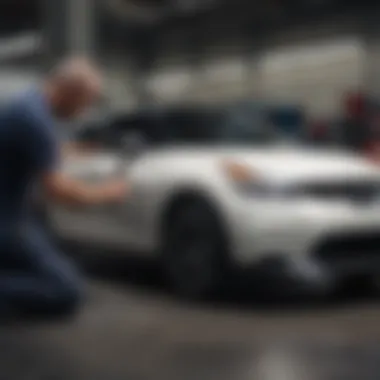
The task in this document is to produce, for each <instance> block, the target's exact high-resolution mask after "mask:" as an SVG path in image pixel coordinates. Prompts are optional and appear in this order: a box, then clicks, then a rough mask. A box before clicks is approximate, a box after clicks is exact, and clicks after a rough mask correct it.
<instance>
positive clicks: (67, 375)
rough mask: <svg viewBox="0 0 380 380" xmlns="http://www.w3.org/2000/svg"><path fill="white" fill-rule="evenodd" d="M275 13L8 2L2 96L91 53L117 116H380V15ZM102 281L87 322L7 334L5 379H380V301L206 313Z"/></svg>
mask: <svg viewBox="0 0 380 380" xmlns="http://www.w3.org/2000/svg"><path fill="white" fill-rule="evenodd" d="M263 3H264V4H260V2H253V1H251V2H250V1H244V0H229V1H228V0H209V1H206V0H203V1H186V0H183V1H170V0H130V1H129V2H128V1H125V2H124V4H123V0H114V1H112V0H109V1H107V0H103V1H101V0H54V1H53V0H43V1H42V0H41V1H37V0H33V1H32V0H17V1H16V0H3V1H2V2H1V4H0V20H1V22H0V60H1V65H2V66H1V70H0V88H1V92H0V96H1V98H2V99H4V100H6V99H7V98H8V97H9V96H11V95H12V94H14V93H16V92H19V91H21V90H22V89H24V88H27V87H28V86H30V85H31V84H32V83H34V82H36V81H38V80H39V78H40V77H41V75H43V73H44V72H45V71H46V70H47V69H48V68H49V67H51V65H52V64H53V63H54V62H56V61H57V59H59V58H61V57H62V56H66V55H71V54H85V55H89V56H92V57H94V59H96V60H98V61H99V62H100V63H101V65H102V67H103V69H104V71H105V74H106V78H107V92H108V93H107V95H108V99H109V103H108V104H107V112H120V111H122V112H126V113H127V112H130V111H133V110H136V109H139V108H145V107H149V106H151V105H162V106H166V105H177V104H194V105H197V104H215V103H217V104H218V103H221V102H234V101H241V100H244V101H246V100H249V101H254V102H256V101H262V100H264V101H268V102H271V103H273V104H278V105H281V106H287V107H294V108H297V109H301V110H302V112H304V113H305V115H307V118H308V119H310V120H312V121H314V120H324V121H325V120H328V121H331V122H335V121H336V120H340V118H341V117H342V112H343V110H342V107H343V102H344V98H345V96H346V95H347V94H348V93H352V92H353V93H361V94H366V95H367V96H369V97H371V99H372V100H373V102H375V103H376V104H377V102H379V101H380V28H379V22H378V21H379V19H380V9H379V7H378V6H376V5H375V4H374V3H373V2H370V1H364V0H363V1H361V2H357V1H348V0H346V1H342V0H319V1H311V0H309V1H308V0H283V1H282V0H278V1H275V0H271V1H265V2H263ZM115 265H116V264H114V263H113V262H112V260H111V264H109V265H106V266H107V267H108V266H110V267H111V269H112V267H114V266H115ZM117 266H118V267H119V264H117ZM125 266H126V267H127V268H125ZM85 269H86V270H87V267H85ZM124 269H125V270H124ZM88 271H89V275H88V276H89V277H88V288H89V294H90V297H89V300H88V302H87V304H86V305H85V308H84V310H83V311H82V312H81V314H80V315H79V316H78V317H77V318H75V319H74V320H70V321H53V322H44V321H42V322H41V321H38V322H36V321H31V322H30V323H25V322H23V323H12V324H6V325H2V326H1V327H0V369H1V376H0V378H1V379H2V378H4V379H7V380H12V379H15V380H16V379H17V380H18V379H29V378H31V379H41V380H44V379H46V380H50V379H62V380H64V379H71V380H76V379H78V380H79V379H91V380H95V379H99V380H103V379H109V380H118V379H120V380H129V379H131V380H139V379H141V380H145V379H153V378H154V379H155V380H160V379H163V380H171V379H172V380H187V379H188V380H203V379H205V380H210V379H213V378H217V379H219V380H223V379H226V380H227V379H228V380H230V379H236V380H240V379H242V380H251V379H257V380H267V379H268V380H285V379H286V380H290V379H291V380H293V379H294V380H308V379H313V380H330V379H331V380H332V379H334V380H337V379H344V380H351V379H352V380H359V379H360V380H372V379H373V380H378V378H379V373H380V360H379V359H380V344H379V341H380V339H379V338H380V324H379V318H380V305H379V300H378V295H372V294H371V295H368V294H365V295H362V294H360V295H358V296H357V297H356V296H353V297H352V296H349V297H348V299H346V297H345V296H339V297H338V298H337V299H336V298H334V299H333V300H332V301H330V300H328V301H322V302H318V301H317V302H312V305H310V304H309V303H308V302H306V301H305V302H301V303H302V305H300V304H299V303H298V302H297V303H296V305H293V304H292V303H288V302H282V301H279V302H275V304H270V305H267V304H265V305H262V304H260V302H258V301H255V300H254V299H251V297H250V296H245V295H244V296H242V297H240V296H236V295H234V296H233V297H232V299H229V298H228V300H222V301H219V300H218V301H215V302H211V303H208V304H195V305H194V304H188V303H185V302H183V303H182V302H179V301H178V300H175V299H173V298H172V297H171V296H170V295H168V294H167V293H166V291H165V290H163V289H162V288H161V287H160V284H159V283H157V281H156V280H152V275H151V274H150V273H149V270H146V269H145V268H144V269H142V268H140V267H135V266H134V264H129V263H127V264H126V265H123V270H122V274H116V273H115V271H114V270H110V271H108V270H104V269H103V270H101V271H100V273H98V272H99V271H98V270H96V273H94V272H93V270H92V269H89V270H88ZM104 272H107V273H104ZM108 272H111V274H110V273H108Z"/></svg>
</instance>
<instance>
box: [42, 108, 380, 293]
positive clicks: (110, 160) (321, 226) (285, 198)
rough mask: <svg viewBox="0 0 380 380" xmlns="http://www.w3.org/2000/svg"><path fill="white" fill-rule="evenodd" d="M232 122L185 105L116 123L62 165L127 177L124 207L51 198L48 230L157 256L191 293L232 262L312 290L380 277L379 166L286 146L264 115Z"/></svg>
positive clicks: (96, 177)
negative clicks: (67, 204)
mask: <svg viewBox="0 0 380 380" xmlns="http://www.w3.org/2000/svg"><path fill="white" fill-rule="evenodd" d="M223 115H224V114H223ZM144 117H145V119H144ZM159 120H161V122H159ZM226 120H228V122H226ZM234 120H235V121H236V119H228V118H227V117H226V116H225V115H224V116H223V117H222V116H221V115H219V114H212V113H210V112H206V113H203V114H202V113H201V112H199V113H198V114H197V113H195V112H193V111H188V114H186V112H184V111H182V113H173V114H169V115H160V116H158V115H156V116H151V117H148V116H142V117H141V118H140V119H139V118H136V119H133V118H132V119H129V120H127V121H125V122H123V123H122V122H115V123H113V124H112V125H111V126H110V127H108V128H107V129H105V130H104V131H103V132H104V133H103V134H102V137H101V139H102V141H103V142H104V144H105V147H104V150H103V151H99V152H98V153H94V154H91V155H88V156H83V157H77V158H71V159H70V160H67V162H65V165H64V170H66V171H67V172H69V173H70V174H72V175H73V176H76V177H78V178H81V179H84V180H86V181H105V180H107V179H108V178H112V177H114V176H124V177H125V180H126V181H127V182H128V183H130V184H131V185H132V189H133V191H132V195H131V196H130V197H129V198H128V199H126V200H125V203H124V204H122V205H120V204H119V205H113V206H110V205H107V206H97V207H92V208H84V209H69V208H63V207H60V206H58V205H50V207H49V212H48V217H49V221H50V223H51V226H52V228H53V231H54V233H55V234H56V235H58V236H59V237H60V238H61V239H64V240H70V241H75V242H80V243H84V244H86V245H89V244H93V245H94V246H96V247H105V248H117V249H118V251H120V252H121V253H122V254H124V255H139V256H140V257H144V258H149V259H159V260H160V263H161V264H162V269H163V273H164V275H165V277H166V279H167V280H168V282H169V283H170V284H171V285H172V286H173V288H174V289H176V290H177V291H178V292H179V293H180V294H182V295H186V296H192V297H194V296H195V297H203V296H206V295H209V294H210V293H212V292H214V291H215V290H217V289H218V288H220V286H221V285H222V284H223V283H224V284H225V283H226V282H225V280H226V278H227V277H228V276H229V275H230V274H231V273H232V272H235V270H239V269H244V270H248V269H249V271H250V273H252V276H253V277H254V278H256V279H260V282H261V281H264V280H265V279H267V280H270V281H269V282H268V283H266V284H268V286H269V287H270V288H274V289H277V290H278V291H281V290H283V289H285V287H287V286H288V285H291V286H292V287H293V285H294V286H295V288H297V289H301V290H302V291H304V290H305V291H312V292H317V293H319V292H322V293H324V292H326V291H329V290H331V289H332V288H333V287H334V286H335V285H336V284H337V283H338V282H339V281H341V280H342V279H345V278H347V277H350V276H357V275H358V276H359V275H360V276H361V275H368V276H376V275H377V272H378V271H379V270H380V170H379V168H378V167H376V166H375V165H374V164H371V163H370V162H367V161H365V160H364V159H361V158H359V157H356V156H354V155H351V154H348V153H344V152H340V151H334V150H329V149H323V150H313V149H311V148H306V147H300V146H298V147H297V146H290V145H285V144H284V143H283V142H282V141H280V140H279V139H278V138H277V137H276V136H277V135H276V134H273V133H272V132H271V131H270V129H269V128H268V126H265V125H264V124H265V123H264V124H262V125H260V126H257V125H256V126H253V125H252V124H250V123H248V124H249V125H248V128H247V125H246V124H244V123H238V122H234ZM136 133H138V134H139V135H138V136H136ZM132 134H133V136H132ZM128 136H129V137H128ZM131 136H132V137H133V138H132V137H131ZM152 136H153V137H152ZM125 137H128V141H126V140H125ZM136 137H138V138H139V139H140V140H136ZM141 138H143V139H145V144H146V145H145V146H144V148H142V147H141V142H142V140H141ZM123 139H124V140H123ZM121 141H123V143H124V144H125V143H127V146H128V149H127V150H126V151H125V147H123V146H122V145H123V144H121V143H120V142H121ZM137 143H138V144H137ZM135 144H136V145H135ZM137 145H138V147H137ZM133 150H135V151H133ZM251 271H252V272H251ZM261 283H262V282H261Z"/></svg>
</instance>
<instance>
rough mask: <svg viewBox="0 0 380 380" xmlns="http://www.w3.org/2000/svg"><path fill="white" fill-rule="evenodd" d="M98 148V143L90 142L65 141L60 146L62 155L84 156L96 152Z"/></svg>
mask: <svg viewBox="0 0 380 380" xmlns="http://www.w3.org/2000/svg"><path fill="white" fill-rule="evenodd" d="M99 149H100V147H99V145H98V144H95V143H94V144H91V143H76V142H75V143H66V144H64V145H63V147H62V151H63V155H64V156H65V157H67V156H84V155H88V154H92V153H95V152H97V151H98V150H99Z"/></svg>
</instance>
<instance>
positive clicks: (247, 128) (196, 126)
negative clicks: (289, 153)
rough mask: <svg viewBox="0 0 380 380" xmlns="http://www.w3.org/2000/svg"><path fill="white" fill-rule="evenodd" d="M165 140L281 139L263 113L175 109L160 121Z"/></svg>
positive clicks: (242, 141)
mask: <svg viewBox="0 0 380 380" xmlns="http://www.w3.org/2000/svg"><path fill="white" fill-rule="evenodd" d="M160 128H161V130H162V132H163V133H164V134H165V135H166V140H168V141H171V142H175V143H191V144H226V143H227V144H228V143H234V144H235V143H237V144H268V143H275V142H280V141H281V135H280V134H279V133H278V132H277V131H276V129H275V128H274V127H273V125H272V124H271V123H270V122H269V120H268V119H267V118H266V117H264V114H263V113H262V112H257V111H256V112H255V111H252V112H247V111H245V112H241V111H240V110H233V109H230V110H216V111H215V110H202V111H199V110H198V111H191V110H190V111H189V110H187V111H175V112H169V113H167V114H165V115H163V117H162V119H161V123H160Z"/></svg>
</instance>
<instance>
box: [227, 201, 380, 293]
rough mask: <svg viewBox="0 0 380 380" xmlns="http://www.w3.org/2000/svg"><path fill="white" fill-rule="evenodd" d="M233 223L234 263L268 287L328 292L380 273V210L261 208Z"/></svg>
mask: <svg viewBox="0 0 380 380" xmlns="http://www.w3.org/2000/svg"><path fill="white" fill-rule="evenodd" d="M250 215H251V216H250ZM235 222H236V224H235V225H234V228H233V229H232V230H233V236H234V239H233V244H232V246H233V259H234V262H235V263H236V264H238V266H240V267H242V268H246V269H247V268H254V276H255V277H257V278H259V279H263V281H264V279H266V278H270V279H271V281H269V282H265V281H264V283H267V284H270V285H268V286H274V287H276V288H278V289H279V288H283V287H284V288H286V287H287V286H288V285H290V286H291V287H292V286H293V285H297V286H296V288H298V289H300V290H303V289H304V290H307V289H309V290H313V289H314V290H315V291H317V292H325V291H326V290H327V289H331V288H332V287H334V286H335V285H336V284H337V283H339V282H340V281H341V280H342V279H344V278H346V277H350V276H356V275H371V276H377V275H378V274H380V209H373V208H368V209H364V210H363V209H353V208H348V209H347V208H335V209H334V208H333V207H329V208H324V207H314V205H307V207H305V208H302V207H298V208H290V207H289V208H288V209H285V207H283V208H280V207H277V208H276V207H272V208H270V207H263V208H262V210H261V213H259V214H258V215H256V216H253V215H252V214H250V213H249V209H248V208H246V209H245V210H242V212H241V214H240V215H239V218H238V219H236V221H235Z"/></svg>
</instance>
